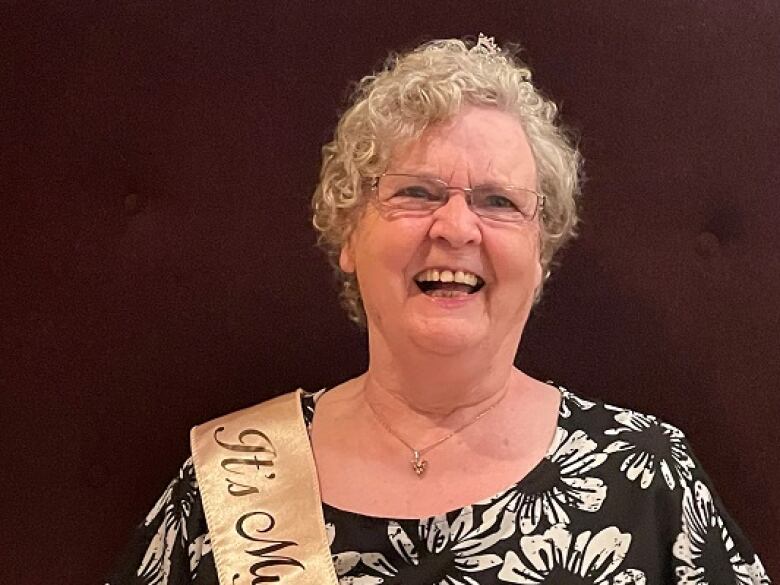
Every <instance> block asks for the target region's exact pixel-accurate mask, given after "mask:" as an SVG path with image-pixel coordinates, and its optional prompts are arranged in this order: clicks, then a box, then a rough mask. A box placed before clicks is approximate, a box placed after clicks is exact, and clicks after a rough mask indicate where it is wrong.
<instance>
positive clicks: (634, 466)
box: [558, 386, 696, 490]
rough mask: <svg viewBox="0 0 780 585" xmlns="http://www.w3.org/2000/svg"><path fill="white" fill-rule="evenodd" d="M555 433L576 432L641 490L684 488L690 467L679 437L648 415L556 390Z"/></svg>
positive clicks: (670, 427)
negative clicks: (655, 486) (558, 399)
mask: <svg viewBox="0 0 780 585" xmlns="http://www.w3.org/2000/svg"><path fill="white" fill-rule="evenodd" d="M558 390H559V391H560V392H561V406H560V412H559V429H560V431H561V432H563V433H564V434H568V435H571V434H572V433H579V434H580V435H585V436H587V437H588V438H589V440H591V441H592V442H593V443H594V447H595V448H596V449H597V450H598V451H599V452H601V453H602V454H603V455H604V456H605V457H604V458H605V459H609V460H610V461H611V462H612V463H613V464H616V465H612V466H610V467H615V466H616V467H617V470H618V471H619V472H620V474H621V475H623V476H624V477H625V478H626V479H628V480H629V481H630V482H633V483H636V484H637V486H638V487H640V488H642V489H646V488H649V487H650V486H651V485H652V484H654V483H656V482H658V483H660V484H665V487H666V488H667V489H668V490H676V489H677V488H679V487H680V486H682V485H685V484H687V483H689V482H690V481H691V479H692V477H693V470H694V469H695V467H696V463H695V459H694V458H693V456H692V453H691V448H690V445H689V443H688V440H687V438H686V437H685V434H684V433H683V432H682V431H681V430H680V429H679V428H678V427H676V426H675V425H672V424H670V423H668V422H665V421H664V420H662V419H660V418H658V417H657V416H655V415H653V414H648V413H643V412H639V411H636V410H633V409H631V408H626V407H623V406H616V405H613V404H608V403H605V402H602V401H599V400H593V399H590V398H584V397H583V396H581V395H579V394H577V393H575V392H572V391H570V390H568V389H566V388H564V387H562V386H558Z"/></svg>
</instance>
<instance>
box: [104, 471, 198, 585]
mask: <svg viewBox="0 0 780 585" xmlns="http://www.w3.org/2000/svg"><path fill="white" fill-rule="evenodd" d="M213 572H214V568H213V557H212V553H211V538H210V536H209V530H208V526H207V524H206V518H205V515H204V511H203V504H202V501H201V495H200V488H199V486H198V480H197V478H196V476H195V468H194V466H193V464H192V459H191V458H188V459H187V460H186V461H185V462H184V464H183V465H182V466H181V468H180V469H179V471H178V473H177V474H176V475H175V476H174V478H173V480H172V481H171V482H170V483H169V484H168V486H167V487H166V488H165V490H164V491H163V493H162V495H161V496H160V498H159V499H158V500H157V502H156V503H155V504H154V506H153V507H152V509H151V510H150V511H149V513H148V514H147V515H146V517H145V518H144V520H143V521H142V522H141V523H140V524H139V525H138V526H137V527H136V528H135V530H134V532H133V535H132V538H131V541H130V543H129V544H128V546H127V547H126V549H125V551H124V554H123V555H122V558H121V560H120V562H119V563H118V564H117V566H116V567H115V570H114V572H113V574H112V576H111V577H110V578H109V580H108V583H109V584H110V585H120V584H126V583H127V584H129V583H158V582H159V583H166V584H170V585H173V584H185V583H198V582H199V581H198V577H199V576H200V577H203V578H206V582H208V578H207V577H208V575H211V574H213Z"/></svg>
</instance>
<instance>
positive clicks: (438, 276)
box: [414, 268, 485, 297]
mask: <svg viewBox="0 0 780 585" xmlns="http://www.w3.org/2000/svg"><path fill="white" fill-rule="evenodd" d="M414 282H415V283H416V284H417V287H418V288H419V289H420V290H421V291H422V292H423V293H425V294H426V295H428V296H431V297H459V296H466V295H473V294H474V293H476V292H479V291H480V290H481V289H482V287H483V286H485V281H484V280H483V279H482V278H481V277H480V276H479V275H477V274H474V273H473V272H466V271H462V270H446V269H445V270H439V269H436V268H431V269H428V270H423V271H422V272H420V273H419V274H418V275H417V276H415V277H414Z"/></svg>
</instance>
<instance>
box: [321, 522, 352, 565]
mask: <svg viewBox="0 0 780 585" xmlns="http://www.w3.org/2000/svg"><path fill="white" fill-rule="evenodd" d="M325 533H326V534H327V536H328V546H329V547H330V548H333V541H334V540H335V539H336V527H335V526H333V523H331V522H327V523H326V524H325ZM331 558H332V559H333V567H334V568H335V569H336V575H338V576H339V577H341V576H342V575H346V574H347V573H348V572H349V571H351V570H352V569H353V568H354V567H355V565H357V564H358V562H360V554H359V553H357V552H355V551H346V552H342V553H338V554H335V555H331Z"/></svg>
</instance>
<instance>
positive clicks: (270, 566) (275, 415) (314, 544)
mask: <svg viewBox="0 0 780 585" xmlns="http://www.w3.org/2000/svg"><path fill="white" fill-rule="evenodd" d="M300 392H301V391H300V390H297V391H295V392H291V393H289V394H284V395H283V396H279V397H277V398H274V399H273V400H269V401H267V402H263V403H262V404H258V405H256V406H252V407H250V408H247V409H244V410H240V411H238V412H234V413H231V414H228V415H227V416H223V417H221V418H217V419H214V420H212V421H210V422H207V423H205V424H202V425H199V426H197V427H194V428H193V429H192V432H191V434H190V443H191V446H192V459H193V463H194V465H195V474H196V476H197V479H198V484H199V485H200V493H201V498H202V500H203V508H204V511H205V514H206V522H207V523H208V526H209V534H210V536H211V548H212V552H213V554H214V564H215V565H216V568H217V573H218V575H219V582H220V584H221V585H256V584H258V583H282V584H283V585H287V584H290V585H292V584H295V585H338V579H337V577H336V573H335V570H334V568H333V562H332V561H331V555H330V548H329V546H328V539H327V535H326V533H325V522H324V520H323V517H322V503H321V501H320V488H319V484H318V482H317V472H316V469H315V467H314V457H313V455H312V452H311V444H310V443H309V437H308V433H307V431H306V426H305V424H304V421H303V413H302V412H301V399H300Z"/></svg>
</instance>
